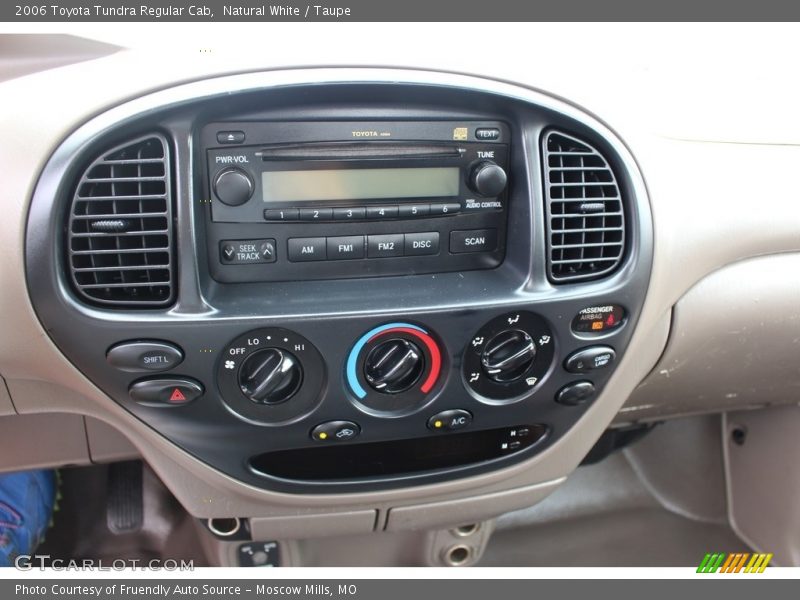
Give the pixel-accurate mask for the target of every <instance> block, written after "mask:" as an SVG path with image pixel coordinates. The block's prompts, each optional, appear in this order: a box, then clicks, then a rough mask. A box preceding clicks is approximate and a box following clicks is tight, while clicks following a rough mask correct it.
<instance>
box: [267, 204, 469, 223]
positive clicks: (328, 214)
mask: <svg viewBox="0 0 800 600" xmlns="http://www.w3.org/2000/svg"><path fill="white" fill-rule="evenodd" d="M459 212H461V205H460V204H459V203H458V202H437V203H433V204H400V205H398V204H388V205H379V206H378V205H376V206H354V207H351V208H347V207H345V208H324V207H323V208H267V209H265V210H264V219H265V220H267V221H364V220H370V221H371V220H379V219H415V218H417V217H438V216H443V215H453V214H456V213H459Z"/></svg>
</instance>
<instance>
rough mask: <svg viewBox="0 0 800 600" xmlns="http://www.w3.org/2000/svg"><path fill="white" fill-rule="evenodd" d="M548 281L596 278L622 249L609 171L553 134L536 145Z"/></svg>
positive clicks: (620, 215)
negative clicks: (538, 148)
mask: <svg viewBox="0 0 800 600" xmlns="http://www.w3.org/2000/svg"><path fill="white" fill-rule="evenodd" d="M542 151H543V153H544V165H545V169H544V170H545V198H546V202H547V228H548V251H549V269H550V278H551V279H552V280H553V281H554V282H556V283H559V282H566V281H576V280H584V279H593V278H596V277H601V276H603V275H606V274H608V273H610V272H611V271H613V270H614V269H615V268H616V267H617V266H618V265H619V263H620V261H621V260H622V256H623V251H624V248H625V215H624V212H623V205H622V197H621V195H620V189H619V186H618V185H617V180H616V178H615V177H614V172H613V171H612V170H611V167H610V166H609V165H608V162H607V161H606V159H605V158H604V157H603V155H602V154H600V153H599V152H598V151H597V150H595V149H594V148H593V147H591V146H590V145H589V144H587V143H586V142H583V141H581V140H578V139H576V138H574V137H572V136H569V135H565V134H563V133H559V132H549V133H547V134H545V136H544V139H543V141H542Z"/></svg>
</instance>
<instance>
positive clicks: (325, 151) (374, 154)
mask: <svg viewBox="0 0 800 600" xmlns="http://www.w3.org/2000/svg"><path fill="white" fill-rule="evenodd" d="M465 152H466V150H465V149H464V148H460V147H458V146H455V145H453V144H444V143H443V144H427V143H426V144H420V143H397V142H378V141H376V142H320V143H311V144H276V145H272V146H266V147H264V148H262V149H261V150H260V151H258V152H256V155H257V156H260V157H261V160H263V161H265V162H267V161H285V160H347V159H359V160H383V159H392V158H461V156H462V155H463V154H464V153H465Z"/></svg>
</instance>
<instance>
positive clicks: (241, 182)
mask: <svg viewBox="0 0 800 600" xmlns="http://www.w3.org/2000/svg"><path fill="white" fill-rule="evenodd" d="M214 193H215V194H216V195H217V198H219V200H220V202H223V203H225V204H227V205H228V206H240V205H242V204H244V203H245V202H247V201H248V200H250V197H251V196H252V195H253V181H252V180H251V179H250V177H249V176H248V175H247V173H245V172H244V171H242V170H241V169H236V168H231V169H225V170H224V171H221V172H220V173H219V174H218V175H217V176H216V177H215V178H214Z"/></svg>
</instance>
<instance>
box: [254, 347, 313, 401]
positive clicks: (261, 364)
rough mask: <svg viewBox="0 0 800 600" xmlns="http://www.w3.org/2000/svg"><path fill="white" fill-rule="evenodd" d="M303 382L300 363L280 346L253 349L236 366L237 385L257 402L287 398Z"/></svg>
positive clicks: (293, 393) (295, 391) (292, 394)
mask: <svg viewBox="0 0 800 600" xmlns="http://www.w3.org/2000/svg"><path fill="white" fill-rule="evenodd" d="M302 383H303V367H302V366H301V365H300V362H299V361H298V360H297V357H295V356H294V355H293V354H292V353H290V352H287V351H286V350H283V349H281V348H264V349H263V350H259V351H258V352H254V353H253V354H251V355H250V356H248V357H247V359H246V360H245V361H244V363H242V366H241V368H240V369H239V388H240V389H241V390H242V393H243V394H244V395H245V396H247V397H248V398H250V400H252V401H253V402H255V403H257V404H280V403H281V402H285V401H286V400H289V398H291V397H292V396H294V395H295V393H297V390H299V389H300V385H301V384H302Z"/></svg>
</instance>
